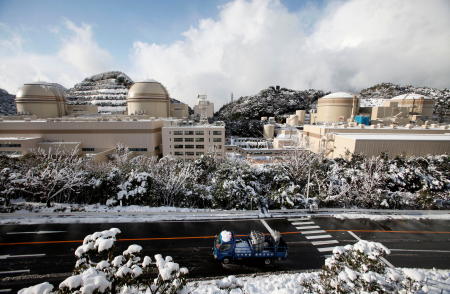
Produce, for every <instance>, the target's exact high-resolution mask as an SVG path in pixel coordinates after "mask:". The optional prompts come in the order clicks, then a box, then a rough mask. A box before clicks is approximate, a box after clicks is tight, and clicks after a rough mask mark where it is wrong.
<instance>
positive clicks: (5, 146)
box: [0, 143, 22, 148]
mask: <svg viewBox="0 0 450 294" xmlns="http://www.w3.org/2000/svg"><path fill="white" fill-rule="evenodd" d="M0 147H2V148H17V147H22V144H16V143H10V144H0Z"/></svg>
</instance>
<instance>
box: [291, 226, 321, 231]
mask: <svg viewBox="0 0 450 294" xmlns="http://www.w3.org/2000/svg"><path fill="white" fill-rule="evenodd" d="M295 228H296V229H297V230H300V231H301V230H309V229H320V227H319V226H300V227H295Z"/></svg>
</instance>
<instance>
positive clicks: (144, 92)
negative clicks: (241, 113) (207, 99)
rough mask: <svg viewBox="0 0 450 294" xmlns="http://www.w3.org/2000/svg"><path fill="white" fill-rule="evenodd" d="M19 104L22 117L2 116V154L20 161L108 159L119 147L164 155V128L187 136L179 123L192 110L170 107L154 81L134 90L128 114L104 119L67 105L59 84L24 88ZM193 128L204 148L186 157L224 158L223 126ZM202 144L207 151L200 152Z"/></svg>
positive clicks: (82, 107)
mask: <svg viewBox="0 0 450 294" xmlns="http://www.w3.org/2000/svg"><path fill="white" fill-rule="evenodd" d="M16 103H17V109H18V114H19V115H18V116H8V117H0V154H6V155H13V156H20V155H24V154H26V153H29V152H31V151H32V150H33V149H36V148H41V149H44V150H50V149H52V150H56V149H58V150H66V151H68V150H78V151H79V152H80V153H81V154H84V155H88V156H91V157H94V158H95V159H99V160H103V159H105V157H106V156H107V155H108V154H109V153H111V152H112V151H113V150H114V148H115V147H116V146H117V145H118V144H123V145H125V146H127V147H128V148H129V151H131V152H135V153H137V154H147V155H152V156H160V155H162V153H163V145H162V144H163V134H162V129H163V127H164V126H170V128H171V129H170V130H171V131H170V132H172V130H173V131H174V133H173V134H176V133H178V132H177V131H175V130H176V129H177V128H182V129H183V134H184V130H185V126H182V125H181V124H178V123H177V122H178V121H181V120H180V119H177V118H186V117H187V116H188V107H187V105H186V104H184V103H171V102H170V96H169V94H168V92H167V90H166V88H165V87H164V86H163V85H162V84H161V83H158V82H156V81H155V80H147V81H142V82H137V83H135V84H133V85H132V86H131V88H130V90H129V92H128V97H127V114H128V115H99V114H97V111H96V107H95V106H93V105H68V104H67V103H66V99H65V92H64V89H63V87H62V86H60V85H58V84H54V83H43V82H38V83H28V84H25V85H24V86H23V87H22V88H21V89H20V90H19V92H18V93H17V97H16ZM172 114H175V115H176V116H177V118H173V117H172V116H171V115H172ZM191 128H195V130H196V133H200V132H202V133H204V134H205V136H204V137H202V140H204V143H202V144H200V143H198V144H195V148H194V149H195V152H194V156H192V155H191V153H190V151H189V150H186V151H185V152H184V153H185V154H184V155H185V156H184V158H192V157H195V156H199V155H201V154H207V153H211V152H212V153H215V154H218V155H220V156H222V155H223V152H224V151H223V150H224V147H223V145H224V141H225V139H224V136H225V127H224V126H223V125H221V126H219V125H217V126H210V125H197V126H195V127H194V126H191ZM210 133H211V134H210ZM219 133H220V134H219ZM175 137H177V136H175ZM194 137H195V138H196V136H194ZM177 140H178V137H177ZM186 140H187V141H186V142H188V140H189V139H186ZM210 141H211V142H210ZM166 142H167V140H166ZM172 145H173V144H172ZM187 145H188V146H189V145H190V144H187ZM201 145H203V146H204V148H202V150H200V149H201V148H197V147H199V146H201ZM170 146H171V145H168V147H167V148H169V149H170ZM177 152H178V150H177ZM172 153H173V155H177V154H178V153H177V154H175V152H172ZM169 154H170V152H169Z"/></svg>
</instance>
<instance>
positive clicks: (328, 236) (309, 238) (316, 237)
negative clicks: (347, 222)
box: [305, 235, 332, 240]
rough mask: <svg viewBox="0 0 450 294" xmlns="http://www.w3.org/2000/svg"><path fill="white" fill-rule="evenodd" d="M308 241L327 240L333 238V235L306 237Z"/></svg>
mask: <svg viewBox="0 0 450 294" xmlns="http://www.w3.org/2000/svg"><path fill="white" fill-rule="evenodd" d="M305 237H306V239H308V240H311V239H326V238H332V237H331V235H313V236H305Z"/></svg>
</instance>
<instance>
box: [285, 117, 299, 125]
mask: <svg viewBox="0 0 450 294" xmlns="http://www.w3.org/2000/svg"><path fill="white" fill-rule="evenodd" d="M286 124H288V125H290V126H292V127H294V126H298V117H297V115H295V114H293V115H290V116H289V117H288V118H287V119H286Z"/></svg>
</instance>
